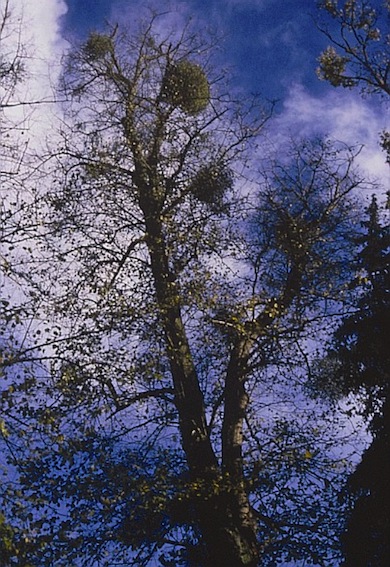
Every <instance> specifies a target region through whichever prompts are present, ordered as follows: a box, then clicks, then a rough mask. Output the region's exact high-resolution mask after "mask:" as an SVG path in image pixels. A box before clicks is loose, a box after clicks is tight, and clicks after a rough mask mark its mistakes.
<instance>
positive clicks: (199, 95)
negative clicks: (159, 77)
mask: <svg viewBox="0 0 390 567" xmlns="http://www.w3.org/2000/svg"><path fill="white" fill-rule="evenodd" d="M161 91H162V96H163V98H164V100H166V101H167V102H168V103H169V104H171V105H172V106H175V107H178V108H180V109H181V110H183V111H184V112H186V113H188V114H192V115H194V114H198V113H199V112H201V111H202V110H205V108H206V107H207V105H208V104H209V102H210V86H209V83H208V80H207V77H206V74H205V72H204V71H203V69H202V68H201V67H200V65H197V64H195V63H192V62H191V61H188V60H183V61H179V62H178V63H173V64H170V65H168V67H167V69H166V71H165V75H164V79H163V84H162V89H161Z"/></svg>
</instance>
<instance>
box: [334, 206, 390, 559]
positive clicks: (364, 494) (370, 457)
mask: <svg viewBox="0 0 390 567" xmlns="http://www.w3.org/2000/svg"><path fill="white" fill-rule="evenodd" d="M363 225H364V226H365V229H366V236H365V239H364V247H363V249H362V251H361V253H360V256H359V257H360V265H361V268H362V269H363V270H364V276H363V277H364V279H363V282H364V283H363V289H365V291H364V293H363V294H362V296H361V298H360V299H359V300H358V303H357V312H356V313H355V314H353V315H352V316H350V317H348V318H347V319H346V320H345V321H344V322H343V324H342V325H341V327H340V328H339V329H338V331H337V333H336V336H335V340H336V342H335V352H336V355H337V356H338V357H339V360H340V362H341V366H340V371H339V376H340V379H341V380H342V384H343V387H344V388H345V389H346V390H347V391H348V390H349V391H350V390H352V391H359V390H360V389H363V391H364V393H365V410H366V413H367V415H368V416H369V417H370V419H371V422H370V428H371V431H372V433H373V437H374V439H373V442H372V444H371V446H370V447H369V449H368V450H367V451H366V452H365V453H364V454H363V458H362V461H361V463H360V464H359V465H358V467H357V469H356V471H355V472H354V473H353V475H352V476H351V478H350V481H349V485H350V489H351V492H352V494H353V495H354V496H355V497H357V500H356V502H355V506H354V509H353V512H352V514H351V516H350V518H349V520H348V522H347V529H346V533H345V535H344V538H343V543H344V552H345V556H346V561H345V564H346V565H362V566H363V565H377V566H382V565H383V566H384V565H386V564H387V563H388V560H389V557H390V547H389V535H390V509H389V505H388V502H389V498H388V497H389V496H390V494H389V488H388V485H387V483H386V482H385V481H384V479H385V478H386V476H387V473H389V472H390V458H389V455H390V452H389V449H390V446H389V432H390V428H389V403H390V400H389V386H390V377H389V363H390V360H389V355H388V348H387V337H388V333H389V331H390V328H389V316H390V311H389V309H390V303H389V289H390V280H389V244H390V239H389V227H388V226H386V227H382V226H381V224H380V220H379V208H378V205H377V202H376V199H375V197H373V199H372V202H371V205H370V207H369V209H368V221H366V222H364V223H363Z"/></svg>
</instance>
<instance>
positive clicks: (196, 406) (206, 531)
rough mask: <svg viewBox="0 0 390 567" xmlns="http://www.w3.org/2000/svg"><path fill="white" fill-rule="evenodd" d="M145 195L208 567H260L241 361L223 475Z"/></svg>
mask: <svg viewBox="0 0 390 567" xmlns="http://www.w3.org/2000/svg"><path fill="white" fill-rule="evenodd" d="M145 189H146V188H145ZM140 193H142V191H140ZM143 194H144V197H143V198H140V204H141V208H142V210H143V213H144V218H145V223H146V232H147V244H148V249H149V254H150V260H151V268H152V273H153V278H154V282H155V289H156V297H157V302H158V305H159V310H160V316H161V320H162V324H163V328H164V333H165V339H166V345H167V354H168V358H169V362H170V367H171V373H172V378H173V383H174V390H175V403H176V407H177V410H178V414H179V424H180V432H181V436H182V442H183V449H184V452H185V454H186V458H187V463H188V467H189V470H190V478H191V483H192V484H193V485H198V486H200V487H202V488H201V490H200V491H199V494H198V495H197V497H195V498H194V500H193V501H192V505H193V508H194V509H195V511H196V512H195V513H196V516H197V518H193V520H195V521H197V522H198V524H199V527H200V530H201V533H202V536H203V542H204V546H205V549H206V555H207V557H206V559H205V566H206V565H207V566H209V567H255V566H256V565H257V564H258V551H257V546H256V531H255V525H254V522H253V518H252V516H251V513H250V507H249V503H248V498H247V494H246V492H245V488H244V482H243V473H242V458H241V457H242V455H241V444H242V420H243V416H244V414H245V408H246V404H247V397H246V394H245V390H244V386H243V383H242V381H240V380H237V377H236V376H235V373H236V369H235V367H234V365H235V364H237V360H238V359H237V360H236V358H235V357H234V356H233V357H232V360H233V362H232V363H231V365H230V370H229V371H228V376H227V386H226V396H227V399H226V407H225V414H226V416H227V417H225V426H224V429H225V437H226V439H228V440H229V441H228V442H227V443H224V448H225V451H227V452H228V453H229V458H226V459H225V460H226V461H227V462H229V463H232V464H231V465H229V466H228V467H225V470H224V473H223V474H222V475H221V473H220V469H219V466H218V461H217V458H216V456H215V453H214V450H213V448H212V444H211V440H210V436H209V432H208V429H207V424H206V417H205V409H204V400H203V394H202V392H201V390H200V387H199V381H198V377H197V373H196V369H195V367H194V363H193V359H192V355H191V351H190V347H189V343H188V339H187V336H186V332H185V328H184V325H183V321H182V317H181V312H180V290H179V287H178V283H177V282H176V279H175V274H174V273H172V271H171V270H170V269H169V262H168V255H167V252H166V248H165V242H164V237H163V227H162V223H161V221H160V220H159V215H158V212H157V211H156V209H154V207H153V196H152V195H151V189H150V187H148V188H147V190H146V191H144V193H143ZM148 194H149V196H148ZM153 209H154V210H153ZM240 362H242V360H240ZM239 374H240V373H238V374H237V376H238V375H239ZM230 412H233V413H232V415H231V418H229V417H228V416H229V415H230ZM240 461H241V462H240ZM221 479H222V480H221Z"/></svg>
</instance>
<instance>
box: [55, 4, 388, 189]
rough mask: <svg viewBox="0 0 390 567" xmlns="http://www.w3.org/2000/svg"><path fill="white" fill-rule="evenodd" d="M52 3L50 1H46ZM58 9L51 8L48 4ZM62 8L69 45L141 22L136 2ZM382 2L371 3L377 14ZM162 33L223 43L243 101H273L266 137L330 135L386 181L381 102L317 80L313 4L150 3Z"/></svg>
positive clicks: (320, 39) (319, 41) (224, 61)
mask: <svg viewBox="0 0 390 567" xmlns="http://www.w3.org/2000/svg"><path fill="white" fill-rule="evenodd" d="M45 1H47V2H49V1H50V0H45ZM51 1H53V2H54V1H55V0H51ZM57 1H61V2H62V3H63V4H66V7H67V12H66V14H65V15H64V16H63V17H62V18H61V19H60V30H61V35H62V37H63V38H64V39H66V40H67V41H69V42H70V43H73V42H77V41H80V39H82V38H85V37H86V36H87V35H88V32H90V31H91V30H101V29H104V26H105V25H106V22H110V23H116V22H119V23H120V24H121V25H122V26H127V27H129V28H130V29H132V27H133V26H134V25H136V23H137V22H138V21H139V20H140V18H142V17H143V16H145V14H146V9H147V7H149V6H151V4H150V3H149V2H148V3H147V2H143V1H141V0H57ZM381 3H382V0H373V4H374V5H375V6H376V7H380V5H381ZM156 5H157V7H158V11H162V12H166V13H165V15H164V16H162V18H161V20H162V25H163V26H165V27H167V28H173V29H178V28H180V27H181V26H183V25H184V24H185V23H186V22H187V21H188V19H189V18H191V19H192V22H193V24H195V25H198V26H199V27H200V28H201V29H203V28H205V27H207V26H211V27H212V28H213V29H214V30H216V31H217V33H219V34H220V35H221V36H223V40H222V41H221V55H220V61H221V65H225V66H226V67H228V68H229V71H230V73H231V75H232V79H233V83H234V85H235V87H236V88H239V89H240V90H241V92H242V93H244V95H245V93H248V94H249V93H256V94H259V95H261V96H262V97H264V99H268V100H274V101H277V104H276V107H275V108H276V112H275V114H276V120H275V121H274V122H273V125H272V127H271V129H272V130H273V135H274V138H275V139H278V140H280V137H281V136H282V137H283V136H293V135H294V136H298V137H299V136H309V137H310V136H317V135H330V136H331V137H333V138H337V139H339V140H340V139H341V140H342V141H345V142H346V143H348V144H362V143H363V144H365V150H364V151H363V153H362V155H361V158H360V159H361V161H362V163H364V167H366V168H367V170H368V172H369V174H370V175H371V176H377V177H378V178H380V179H381V180H382V181H383V179H385V180H386V181H387V180H388V167H387V165H386V163H385V159H384V156H383V153H382V152H381V150H380V148H379V142H378V140H379V133H380V132H381V131H382V130H383V129H384V128H385V127H386V109H385V107H384V105H383V104H381V103H380V102H379V99H374V98H366V99H364V100H363V99H362V98H361V96H360V94H359V93H358V92H357V91H349V90H345V89H335V88H334V87H332V86H331V85H329V84H327V83H324V82H322V81H320V80H319V79H318V78H317V76H316V67H317V58H318V56H319V54H320V52H321V50H322V49H324V48H325V47H326V46H327V45H328V40H327V39H326V38H325V36H324V35H323V34H321V32H320V31H319V30H318V29H317V26H316V21H318V19H319V18H320V17H321V14H320V12H319V10H318V8H317V2H316V0H226V1H219V0H208V1H207V0H199V1H196V0H184V1H177V0H176V1H174V0H170V1H169V0H167V1H166V2H159V3H157V4H156V3H155V6H156Z"/></svg>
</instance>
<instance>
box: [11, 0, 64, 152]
mask: <svg viewBox="0 0 390 567" xmlns="http://www.w3.org/2000/svg"><path fill="white" fill-rule="evenodd" d="M66 11H67V6H66V3H65V2H64V0H40V1H39V2H31V1H30V0H9V13H10V19H9V21H8V22H7V30H6V31H7V33H6V34H5V39H2V47H3V48H4V49H5V48H6V49H7V53H8V54H9V56H10V57H12V55H13V54H15V53H16V52H17V50H18V49H19V50H20V55H21V56H22V59H23V65H24V67H25V76H24V80H23V81H22V82H20V83H19V84H18V86H17V89H16V91H15V93H14V95H13V97H12V99H11V100H9V101H8V103H11V104H12V103H20V102H21V103H24V104H25V103H30V102H37V101H40V102H42V101H53V99H54V97H55V94H54V89H55V86H56V83H57V80H58V77H59V74H60V72H61V59H62V55H63V53H64V51H65V50H66V48H67V43H66V41H65V40H64V39H63V38H62V36H61V29H60V20H61V17H62V16H63V15H64V14H65V13H66ZM20 46H21V47H20ZM57 113H58V108H57V107H56V105H54V104H53V103H52V102H48V104H44V105H41V104H40V105H32V106H16V107H14V108H11V109H7V110H6V116H7V118H8V120H10V121H11V122H12V123H14V124H16V125H18V126H19V125H21V124H22V123H23V127H24V139H27V138H29V139H30V147H31V145H35V143H36V140H38V139H42V138H43V136H42V133H43V131H45V130H49V129H50V127H51V126H52V125H53V124H54V122H55V118H54V117H55V115H56V114H57Z"/></svg>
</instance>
